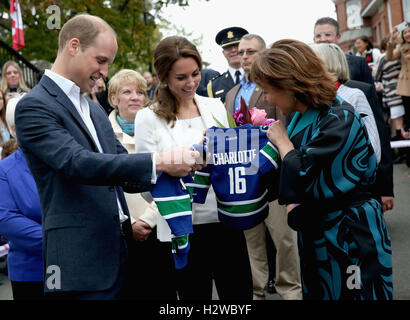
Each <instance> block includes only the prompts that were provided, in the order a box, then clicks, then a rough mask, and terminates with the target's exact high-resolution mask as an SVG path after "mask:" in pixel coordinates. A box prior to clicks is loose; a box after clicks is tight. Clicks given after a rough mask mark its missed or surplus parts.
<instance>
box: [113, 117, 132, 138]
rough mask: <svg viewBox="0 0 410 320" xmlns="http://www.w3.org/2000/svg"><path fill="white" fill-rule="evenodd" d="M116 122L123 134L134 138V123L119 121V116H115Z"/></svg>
mask: <svg viewBox="0 0 410 320" xmlns="http://www.w3.org/2000/svg"><path fill="white" fill-rule="evenodd" d="M117 121H118V124H119V125H120V127H121V129H122V131H123V132H124V133H126V134H128V135H129V136H134V122H129V121H127V120H123V119H121V117H120V115H119V114H117Z"/></svg>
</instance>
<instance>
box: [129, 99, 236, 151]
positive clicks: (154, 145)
mask: <svg viewBox="0 0 410 320" xmlns="http://www.w3.org/2000/svg"><path fill="white" fill-rule="evenodd" d="M194 99H195V102H196V104H197V106H198V109H199V112H200V114H201V117H202V120H203V122H204V123H205V126H206V127H207V128H209V127H212V126H217V123H216V121H215V120H214V117H215V118H216V119H217V120H218V121H219V122H220V123H221V124H223V125H224V126H225V127H229V123H228V116H227V113H226V109H225V106H224V105H223V103H222V102H221V100H220V99H215V98H208V97H203V96H199V95H197V94H196V95H195V97H194ZM185 134H186V133H185V132H183V130H178V129H176V128H175V127H174V128H171V123H169V124H167V123H166V121H165V120H164V119H161V118H159V117H158V116H157V115H156V114H155V113H154V111H152V110H151V109H150V108H145V109H143V110H140V111H139V112H138V113H137V116H136V117H135V131H134V137H135V152H137V153H139V152H164V151H168V150H170V149H173V148H175V147H178V146H183V145H184V144H183V140H182V138H183V137H184V135H185Z"/></svg>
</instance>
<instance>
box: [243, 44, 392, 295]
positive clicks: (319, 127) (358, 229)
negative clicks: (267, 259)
mask: <svg viewBox="0 0 410 320" xmlns="http://www.w3.org/2000/svg"><path fill="white" fill-rule="evenodd" d="M250 77H251V81H252V82H256V83H257V84H258V85H259V86H260V87H261V88H262V89H263V90H264V97H265V99H266V100H267V101H268V102H269V103H270V104H273V105H276V106H277V107H278V108H279V109H280V110H281V112H282V113H283V114H285V115H291V114H293V113H294V116H293V119H292V122H291V123H290V125H289V126H288V130H287V131H286V130H285V129H284V126H283V124H282V123H281V122H280V121H276V122H275V123H272V124H271V125H270V127H269V130H268V133H267V135H268V137H269V139H270V140H271V141H272V143H274V144H275V145H276V146H277V148H278V149H279V152H280V155H281V158H282V164H281V169H280V170H281V171H280V182H279V187H278V190H279V191H278V193H279V196H278V197H279V203H281V204H287V205H288V212H289V213H288V223H289V225H290V226H291V227H292V228H293V229H294V230H296V231H298V246H299V255H300V267H301V275H302V289H303V298H304V299H326V300H342V299H343V300H346V299H353V300H379V299H380V300H388V299H392V298H393V278H392V257H391V255H392V252H391V245H390V236H389V233H388V231H387V228H386V224H385V221H384V218H383V214H382V208H381V205H380V203H379V202H377V201H376V200H375V199H373V198H372V196H371V193H370V192H369V190H368V187H369V185H370V184H372V183H373V182H374V179H375V172H376V156H375V154H374V151H373V149H372V147H371V144H370V140H369V137H368V135H367V131H366V129H365V127H364V122H363V121H362V119H361V117H360V115H359V114H358V113H357V112H356V111H355V110H354V108H353V107H352V106H351V105H349V104H348V103H347V102H345V101H343V100H342V99H341V98H340V97H338V96H337V95H336V90H337V87H336V86H335V83H336V79H334V78H333V76H332V75H331V74H329V73H328V72H327V71H326V67H325V65H324V63H323V61H322V60H321V59H319V58H318V57H317V56H316V55H315V53H314V52H313V51H312V49H311V48H310V47H309V46H308V45H306V44H304V43H302V42H300V41H296V40H280V41H277V42H275V43H274V44H273V45H272V46H271V48H270V49H268V50H265V51H263V52H261V53H259V55H258V57H257V58H256V61H255V62H254V63H253V65H252V69H251V73H250Z"/></svg>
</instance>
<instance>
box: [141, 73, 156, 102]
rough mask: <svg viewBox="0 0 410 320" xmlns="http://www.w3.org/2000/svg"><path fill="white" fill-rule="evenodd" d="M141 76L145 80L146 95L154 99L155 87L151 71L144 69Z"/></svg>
mask: <svg viewBox="0 0 410 320" xmlns="http://www.w3.org/2000/svg"><path fill="white" fill-rule="evenodd" d="M143 77H144V79H145V81H146V82H147V96H148V98H149V99H150V100H152V99H154V93H155V88H156V87H157V86H156V85H155V84H154V79H153V77H152V73H151V72H149V71H145V72H144V73H143Z"/></svg>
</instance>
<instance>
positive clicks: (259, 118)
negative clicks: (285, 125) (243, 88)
mask: <svg viewBox="0 0 410 320" xmlns="http://www.w3.org/2000/svg"><path fill="white" fill-rule="evenodd" d="M266 116H267V114H266V111H265V110H263V109H258V108H255V107H254V108H252V109H251V110H249V108H248V106H247V105H246V102H245V100H244V99H243V98H242V97H241V107H240V109H239V110H238V111H236V112H235V113H234V114H233V115H232V118H233V120H234V121H235V126H242V125H244V124H251V125H253V126H268V125H269V124H271V123H272V122H275V121H276V120H275V119H268V118H267V117H266Z"/></svg>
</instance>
